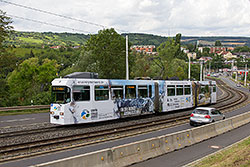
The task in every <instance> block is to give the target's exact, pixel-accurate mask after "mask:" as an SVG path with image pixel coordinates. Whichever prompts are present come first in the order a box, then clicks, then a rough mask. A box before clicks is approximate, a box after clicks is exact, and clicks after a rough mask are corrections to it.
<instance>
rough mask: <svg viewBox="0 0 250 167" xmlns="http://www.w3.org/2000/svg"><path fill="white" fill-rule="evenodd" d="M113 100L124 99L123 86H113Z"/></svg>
mask: <svg viewBox="0 0 250 167" xmlns="http://www.w3.org/2000/svg"><path fill="white" fill-rule="evenodd" d="M111 90H112V100H115V99H123V86H111Z"/></svg>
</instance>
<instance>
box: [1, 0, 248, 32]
mask: <svg viewBox="0 0 250 167" xmlns="http://www.w3.org/2000/svg"><path fill="white" fill-rule="evenodd" d="M10 2H13V3H18V4H20V3H21V4H22V5H25V6H30V7H33V8H37V9H41V10H46V11H49V12H53V13H57V14H61V15H65V16H70V17H73V18H78V19H81V20H85V21H88V22H93V23H97V24H101V25H104V26H106V27H108V28H109V27H114V28H116V29H117V30H126V31H128V32H137V33H151V34H157V35H169V34H170V35H172V36H173V35H175V34H176V33H182V34H183V35H196V36H203V35H208V36H210V35H214V36H216V35H219V36H222V35H227V36H229V35H231V36H250V30H249V26H250V19H249V18H250V12H249V8H250V1H249V0H237V1H235V0H219V1H218V0H207V1H204V0H168V1H165V0H104V1H100V0H91V1H90V0H85V1H79V0H71V1H66V0H53V1H50V0H43V1H36V0H27V1H22V2H21V1H18V0H12V1H10ZM0 5H1V9H2V10H3V11H5V12H7V14H12V15H17V16H21V17H25V18H30V19H36V20H39V21H44V22H48V23H53V24H58V25H62V26H66V27H72V28H74V29H81V30H83V31H87V32H90V33H97V32H98V30H100V29H102V27H98V26H94V25H91V24H86V23H83V22H77V21H74V20H68V19H64V18H60V17H56V16H53V15H48V14H44V13H39V12H35V11H32V10H29V9H24V8H20V7H17V6H13V5H10V4H5V3H3V2H0ZM13 20H14V23H13V26H14V27H15V29H16V30H22V31H40V32H41V31H55V32H63V31H68V32H73V31H71V30H67V29H63V28H59V27H52V26H48V25H41V24H38V23H32V22H28V21H25V20H18V19H16V18H13ZM17 20H18V21H17ZM118 32H119V31H118Z"/></svg>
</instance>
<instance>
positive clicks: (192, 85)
mask: <svg viewBox="0 0 250 167" xmlns="http://www.w3.org/2000/svg"><path fill="white" fill-rule="evenodd" d="M52 95H53V99H54V102H53V103H52V104H51V107H50V122H51V123H53V124H60V125H66V124H78V123H90V122H98V121H106V120H113V119H119V118H124V117H132V116H138V115H144V114H153V113H156V112H169V111H174V110H180V109H186V108H192V107H196V106H200V105H206V104H211V103H216V82H215V81H202V82H198V81H195V82H194V81H164V80H108V79H86V78H74V77H73V78H57V79H54V80H53V81H52Z"/></svg>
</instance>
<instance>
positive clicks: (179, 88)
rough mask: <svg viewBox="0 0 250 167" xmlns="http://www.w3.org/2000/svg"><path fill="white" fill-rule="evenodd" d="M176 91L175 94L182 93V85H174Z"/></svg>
mask: <svg viewBox="0 0 250 167" xmlns="http://www.w3.org/2000/svg"><path fill="white" fill-rule="evenodd" d="M176 93H177V96H180V95H183V85H177V86H176Z"/></svg>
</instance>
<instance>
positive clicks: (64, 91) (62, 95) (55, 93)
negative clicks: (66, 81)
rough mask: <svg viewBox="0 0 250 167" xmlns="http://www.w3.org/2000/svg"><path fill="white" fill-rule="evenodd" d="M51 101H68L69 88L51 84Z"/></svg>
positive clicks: (60, 102) (63, 102)
mask: <svg viewBox="0 0 250 167" xmlns="http://www.w3.org/2000/svg"><path fill="white" fill-rule="evenodd" d="M52 99H53V100H52V103H59V104H65V103H69V102H70V88H68V87H66V86H52Z"/></svg>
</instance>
